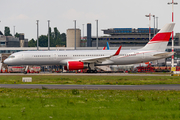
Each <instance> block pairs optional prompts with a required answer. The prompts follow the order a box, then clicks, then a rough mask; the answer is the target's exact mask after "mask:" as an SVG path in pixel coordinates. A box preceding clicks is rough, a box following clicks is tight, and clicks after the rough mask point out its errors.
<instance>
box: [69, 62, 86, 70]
mask: <svg viewBox="0 0 180 120" xmlns="http://www.w3.org/2000/svg"><path fill="white" fill-rule="evenodd" d="M87 67H88V64H84V63H83V62H79V61H69V62H67V70H79V69H84V68H87Z"/></svg>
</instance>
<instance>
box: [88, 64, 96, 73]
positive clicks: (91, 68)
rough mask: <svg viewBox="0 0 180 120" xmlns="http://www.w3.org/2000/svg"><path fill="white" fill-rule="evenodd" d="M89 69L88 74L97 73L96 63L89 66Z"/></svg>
mask: <svg viewBox="0 0 180 120" xmlns="http://www.w3.org/2000/svg"><path fill="white" fill-rule="evenodd" d="M88 68H89V70H87V73H97V70H96V68H95V66H94V63H91V64H88Z"/></svg>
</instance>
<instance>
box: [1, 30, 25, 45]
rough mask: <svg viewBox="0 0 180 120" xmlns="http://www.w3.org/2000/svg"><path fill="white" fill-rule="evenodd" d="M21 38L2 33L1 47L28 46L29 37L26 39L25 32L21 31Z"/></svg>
mask: <svg viewBox="0 0 180 120" xmlns="http://www.w3.org/2000/svg"><path fill="white" fill-rule="evenodd" d="M21 36H23V37H21ZM20 38H21V39H19V38H17V37H14V36H4V35H2V34H0V47H28V39H24V34H22V33H21V34H20Z"/></svg>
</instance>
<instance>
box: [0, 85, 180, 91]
mask: <svg viewBox="0 0 180 120" xmlns="http://www.w3.org/2000/svg"><path fill="white" fill-rule="evenodd" d="M42 87H45V88H47V89H85V90H180V85H178V84H176V85H47V84H0V88H22V89H42Z"/></svg>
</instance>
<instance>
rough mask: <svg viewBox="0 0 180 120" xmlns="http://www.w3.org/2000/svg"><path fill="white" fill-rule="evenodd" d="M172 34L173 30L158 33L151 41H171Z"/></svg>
mask: <svg viewBox="0 0 180 120" xmlns="http://www.w3.org/2000/svg"><path fill="white" fill-rule="evenodd" d="M170 36H171V32H167V33H158V34H157V35H156V36H154V37H153V39H152V40H151V41H150V42H155V41H157V42H160V41H161V42H165V41H169V39H170Z"/></svg>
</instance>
